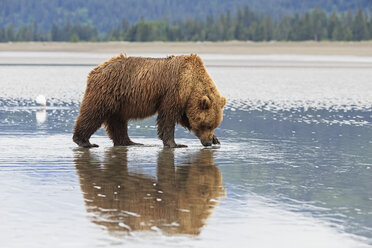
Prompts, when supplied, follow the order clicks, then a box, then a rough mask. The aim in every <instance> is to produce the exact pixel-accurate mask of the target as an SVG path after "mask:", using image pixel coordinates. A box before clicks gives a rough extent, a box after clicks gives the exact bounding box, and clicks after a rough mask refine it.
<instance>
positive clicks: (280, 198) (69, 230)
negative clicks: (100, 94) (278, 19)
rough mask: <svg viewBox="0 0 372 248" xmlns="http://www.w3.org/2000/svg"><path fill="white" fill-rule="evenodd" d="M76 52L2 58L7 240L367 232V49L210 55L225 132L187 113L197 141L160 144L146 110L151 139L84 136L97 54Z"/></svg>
mask: <svg viewBox="0 0 372 248" xmlns="http://www.w3.org/2000/svg"><path fill="white" fill-rule="evenodd" d="M2 55H3V58H6V57H12V53H3V54H2ZM2 55H1V53H0V56H2ZM13 55H14V57H16V58H17V57H20V55H19V54H13ZM36 56H38V57H41V58H47V59H49V60H54V59H55V57H58V56H59V57H60V59H66V58H67V59H68V60H67V62H66V61H64V63H67V64H64V65H63V66H58V65H56V64H54V65H53V66H50V65H45V64H41V63H39V64H38V63H30V60H31V59H30V58H32V57H36ZM76 56H78V55H76V54H68V56H66V54H65V53H61V54H58V53H50V54H49V53H39V54H33V53H31V54H26V55H25V58H26V60H25V61H26V63H20V64H18V65H3V66H0V78H1V80H0V88H1V92H0V176H1V178H2V180H0V202H1V203H0V211H1V215H0V216H1V217H0V240H1V244H2V246H4V247H25V246H27V247H51V246H53V247H66V246H68V245H69V246H72V247H87V246H91V247H98V246H100V247H102V246H103V247H108V246H113V245H118V246H130V247H211V246H214V247H227V246H235V247H247V246H252V247H274V246H275V247H368V246H371V245H372V158H371V156H370V151H371V150H372V129H371V128H372V127H371V123H372V112H371V109H372V100H371V97H370V96H371V95H372V81H371V78H372V70H371V69H372V62H371V61H372V59H371V58H369V57H363V58H361V57H348V56H342V57H341V56H340V57H337V56H300V55H298V56H275V55H272V56H257V55H255V56H236V55H235V56H234V55H226V57H224V56H222V55H218V56H217V55H204V58H205V60H206V64H207V68H208V71H209V72H210V74H211V76H212V78H213V79H214V80H215V82H216V84H217V86H218V88H219V90H220V92H221V93H222V95H224V96H226V97H227V99H228V103H227V106H226V108H225V112H224V120H223V122H222V124H221V126H220V127H219V128H218V129H217V130H216V135H217V136H218V137H219V138H220V141H221V143H222V145H221V146H216V147H213V148H203V147H202V146H201V144H200V142H199V141H198V140H197V139H196V138H195V137H194V136H193V135H192V134H190V133H189V132H188V131H186V130H185V129H183V128H181V127H178V128H177V129H176V141H177V142H179V143H182V144H187V145H188V146H189V147H188V148H185V149H163V148H162V144H161V141H159V140H158V139H157V138H156V126H155V118H150V119H147V120H145V121H141V122H132V123H130V128H129V134H130V136H131V138H132V139H133V140H134V141H135V142H140V143H144V144H145V145H144V146H143V147H142V146H141V147H112V143H111V141H110V140H109V139H108V138H107V136H106V134H105V132H104V130H103V129H100V130H99V131H98V132H97V133H96V134H95V135H94V136H93V137H92V142H94V143H97V144H99V145H100V147H99V148H97V149H91V150H86V149H81V148H78V147H76V146H75V144H74V143H73V142H72V140H71V137H72V129H73V125H74V121H75V118H76V116H77V114H78V110H79V105H80V101H81V99H82V96H83V92H84V88H85V80H86V77H87V74H88V73H89V71H90V70H91V69H92V65H90V64H89V63H86V59H90V58H100V57H102V54H100V55H95V54H86V55H84V56H81V57H82V58H84V59H85V60H84V61H82V62H83V63H80V64H79V66H77V64H76V63H73V61H74V59H75V58H76ZM202 57H203V55H202ZM49 60H48V63H49V62H50V61H49ZM18 62H19V61H17V63H18ZM69 63H70V64H75V66H69V65H68V64H69ZM21 64H22V65H21ZM283 65H285V66H283ZM38 94H44V95H46V97H47V98H48V103H47V109H46V110H43V109H42V108H41V107H40V106H38V105H37V104H36V103H35V100H34V99H35V98H36V96H37V95H38Z"/></svg>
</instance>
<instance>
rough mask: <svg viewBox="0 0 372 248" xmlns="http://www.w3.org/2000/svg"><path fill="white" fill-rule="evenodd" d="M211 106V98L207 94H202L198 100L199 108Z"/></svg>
mask: <svg viewBox="0 0 372 248" xmlns="http://www.w3.org/2000/svg"><path fill="white" fill-rule="evenodd" d="M210 106H211V100H210V99H209V97H208V96H203V97H202V99H201V100H200V108H201V109H209V108H210Z"/></svg>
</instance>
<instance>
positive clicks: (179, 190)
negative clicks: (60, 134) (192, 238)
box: [75, 147, 224, 235]
mask: <svg viewBox="0 0 372 248" xmlns="http://www.w3.org/2000/svg"><path fill="white" fill-rule="evenodd" d="M130 152H131V151H130V150H128V149H127V148H126V147H113V148H111V149H109V150H108V151H107V152H106V153H105V159H104V161H103V162H99V161H97V160H95V159H94V156H93V155H92V154H91V153H90V151H89V150H86V149H83V150H81V151H76V152H75V165H76V170H77V173H78V175H79V178H80V183H81V190H82V192H83V195H84V198H85V204H86V207H87V212H89V213H92V214H93V215H92V217H91V221H92V222H93V223H95V224H97V225H100V226H102V227H104V229H107V230H108V231H109V233H111V234H119V233H123V231H124V233H126V232H130V231H140V230H141V231H145V230H148V231H151V230H153V229H154V227H156V229H160V230H161V231H162V232H163V233H166V234H168V235H172V234H193V235H198V234H199V233H200V231H201V228H202V227H203V226H204V224H205V220H206V219H207V218H208V216H209V215H210V213H211V210H213V208H214V207H215V206H216V204H217V201H216V200H218V199H219V198H220V197H222V196H223V195H224V189H223V186H222V178H221V173H220V172H219V170H218V168H217V167H216V166H214V162H213V150H211V149H202V150H200V151H198V152H197V153H193V154H190V155H189V156H188V157H186V158H185V159H182V160H181V161H183V162H181V163H180V165H181V166H175V161H174V151H173V150H170V149H163V150H162V151H160V152H159V154H158V157H157V179H156V178H154V177H152V176H151V175H146V174H141V173H135V172H131V171H130V170H129V171H128V158H127V157H128V153H129V154H130ZM138 166H140V165H138Z"/></svg>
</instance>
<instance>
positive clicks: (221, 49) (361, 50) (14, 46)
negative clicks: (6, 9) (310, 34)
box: [0, 41, 372, 56]
mask: <svg viewBox="0 0 372 248" xmlns="http://www.w3.org/2000/svg"><path fill="white" fill-rule="evenodd" d="M0 52H82V53H117V54H119V53H121V52H122V53H127V54H131V53H147V54H151V53H152V54H154V53H165V54H174V53H185V54H189V53H199V54H252V55H259V54H266V55H267V54H304V55H351V56H372V41H363V42H329V41H324V42H316V41H304V42H244V41H227V42H77V43H71V42H12V43H0Z"/></svg>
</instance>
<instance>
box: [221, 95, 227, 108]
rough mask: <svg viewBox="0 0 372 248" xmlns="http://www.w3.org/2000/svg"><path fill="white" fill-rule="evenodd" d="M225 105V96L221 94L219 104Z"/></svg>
mask: <svg viewBox="0 0 372 248" xmlns="http://www.w3.org/2000/svg"><path fill="white" fill-rule="evenodd" d="M225 105H226V97H224V96H222V97H221V100H220V106H221V108H223V107H224V106H225Z"/></svg>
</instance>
